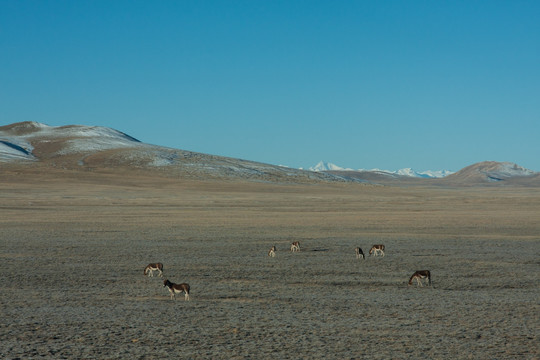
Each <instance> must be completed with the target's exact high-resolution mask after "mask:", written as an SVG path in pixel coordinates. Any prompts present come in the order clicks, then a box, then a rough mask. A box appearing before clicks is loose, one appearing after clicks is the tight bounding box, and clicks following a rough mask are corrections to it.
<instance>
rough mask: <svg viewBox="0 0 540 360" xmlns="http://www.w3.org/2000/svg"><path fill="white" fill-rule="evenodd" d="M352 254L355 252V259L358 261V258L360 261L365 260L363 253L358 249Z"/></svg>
mask: <svg viewBox="0 0 540 360" xmlns="http://www.w3.org/2000/svg"><path fill="white" fill-rule="evenodd" d="M354 252H356V258H357V259H360V256H361V257H362V259H364V260H365V259H366V256H365V255H364V252H363V251H362V249H360V248H359V247H357V248H356V249H354Z"/></svg>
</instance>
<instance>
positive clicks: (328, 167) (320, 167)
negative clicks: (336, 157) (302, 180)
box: [309, 161, 352, 171]
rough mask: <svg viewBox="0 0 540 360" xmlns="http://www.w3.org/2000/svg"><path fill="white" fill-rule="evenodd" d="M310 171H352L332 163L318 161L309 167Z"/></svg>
mask: <svg viewBox="0 0 540 360" xmlns="http://www.w3.org/2000/svg"><path fill="white" fill-rule="evenodd" d="M309 170H310V171H352V169H346V168H342V167H341V166H337V165H335V164H332V163H328V162H324V161H319V163H318V164H317V165H315V166H312V167H310V168H309Z"/></svg>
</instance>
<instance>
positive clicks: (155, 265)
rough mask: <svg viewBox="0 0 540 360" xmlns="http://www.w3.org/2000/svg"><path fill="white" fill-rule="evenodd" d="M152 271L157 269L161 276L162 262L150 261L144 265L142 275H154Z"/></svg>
mask: <svg viewBox="0 0 540 360" xmlns="http://www.w3.org/2000/svg"><path fill="white" fill-rule="evenodd" d="M154 271H159V276H161V277H163V264H162V263H152V264H148V265H146V267H145V268H144V275H147V274H148V276H154Z"/></svg>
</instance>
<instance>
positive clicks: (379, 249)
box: [369, 245, 384, 257]
mask: <svg viewBox="0 0 540 360" xmlns="http://www.w3.org/2000/svg"><path fill="white" fill-rule="evenodd" d="M379 254H380V255H381V256H383V257H384V245H373V246H372V247H371V249H370V250H369V255H370V256H371V255H373V256H377V255H379Z"/></svg>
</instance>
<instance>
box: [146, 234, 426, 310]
mask: <svg viewBox="0 0 540 360" xmlns="http://www.w3.org/2000/svg"><path fill="white" fill-rule="evenodd" d="M276 251H277V248H276V246H275V245H273V246H272V247H271V248H270V250H269V251H268V256H270V257H275V256H276ZM296 251H300V242H299V241H294V242H292V243H291V252H296ZM354 251H355V253H356V258H357V259H360V258H362V259H364V260H365V259H366V256H365V255H364V252H363V251H362V249H361V248H360V247H357V248H355V249H354ZM384 251H385V246H384V245H383V244H376V245H373V246H372V247H371V249H370V250H369V253H368V254H369V256H374V257H376V256H381V257H384ZM154 271H157V272H158V273H159V276H160V277H163V264H162V263H151V264H148V265H147V266H146V267H145V268H144V275H145V276H149V277H153V276H154ZM414 280H416V283H417V285H418V286H423V285H422V281H426V284H427V285H428V286H430V285H431V272H430V271H429V270H417V271H415V272H414V274H412V275H411V277H410V278H409V283H408V284H409V285H412V283H413V281H414ZM163 287H166V288H168V290H169V292H170V294H171V300H176V294H181V293H184V300H189V284H187V283H182V284H175V283H173V282H170V281H169V280H167V279H165V280H163Z"/></svg>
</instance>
